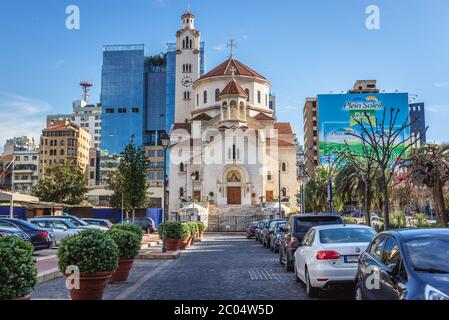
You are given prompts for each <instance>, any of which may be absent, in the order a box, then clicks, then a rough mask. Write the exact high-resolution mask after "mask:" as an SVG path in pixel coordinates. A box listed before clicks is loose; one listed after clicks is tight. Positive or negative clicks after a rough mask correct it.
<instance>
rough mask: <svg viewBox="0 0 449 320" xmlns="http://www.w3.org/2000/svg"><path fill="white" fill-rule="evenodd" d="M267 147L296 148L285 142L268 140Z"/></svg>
mask: <svg viewBox="0 0 449 320" xmlns="http://www.w3.org/2000/svg"><path fill="white" fill-rule="evenodd" d="M267 146H269V147H270V146H278V147H294V146H295V145H294V144H293V143H290V142H287V141H284V140H279V139H271V138H267Z"/></svg>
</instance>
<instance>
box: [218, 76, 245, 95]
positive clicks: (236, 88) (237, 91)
mask: <svg viewBox="0 0 449 320" xmlns="http://www.w3.org/2000/svg"><path fill="white" fill-rule="evenodd" d="M228 94H232V95H240V96H243V97H248V94H247V93H246V92H245V89H243V88H242V86H241V85H239V84H238V83H237V81H235V79H232V80H231V82H229V83H228V84H227V85H226V87H225V88H224V89H223V91H221V93H220V96H225V95H228Z"/></svg>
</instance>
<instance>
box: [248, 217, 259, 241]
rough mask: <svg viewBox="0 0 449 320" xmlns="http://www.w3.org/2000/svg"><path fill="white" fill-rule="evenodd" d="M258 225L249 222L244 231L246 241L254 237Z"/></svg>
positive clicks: (257, 222)
mask: <svg viewBox="0 0 449 320" xmlns="http://www.w3.org/2000/svg"><path fill="white" fill-rule="evenodd" d="M258 224H259V221H256V222H251V223H250V224H249V227H248V229H246V238H247V239H251V238H254V237H255V236H256V228H257V226H258Z"/></svg>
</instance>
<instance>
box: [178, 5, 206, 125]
mask: <svg viewBox="0 0 449 320" xmlns="http://www.w3.org/2000/svg"><path fill="white" fill-rule="evenodd" d="M181 25H182V29H181V30H179V31H178V32H177V33H176V87H175V88H176V89H175V122H177V123H180V122H186V121H190V119H191V117H192V114H191V113H192V111H193V109H194V108H195V103H196V101H195V100H196V97H195V96H194V92H193V88H192V85H193V83H194V82H195V81H196V80H198V78H199V77H200V42H201V34H200V31H199V30H196V29H195V16H194V15H193V14H192V13H191V12H190V11H189V10H188V11H187V12H186V13H184V14H183V15H182V16H181Z"/></svg>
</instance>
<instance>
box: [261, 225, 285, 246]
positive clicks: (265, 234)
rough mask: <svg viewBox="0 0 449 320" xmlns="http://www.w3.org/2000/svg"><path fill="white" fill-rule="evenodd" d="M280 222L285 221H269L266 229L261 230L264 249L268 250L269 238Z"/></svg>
mask: <svg viewBox="0 0 449 320" xmlns="http://www.w3.org/2000/svg"><path fill="white" fill-rule="evenodd" d="M281 221H285V219H271V220H270V221H268V225H267V227H266V228H264V229H263V230H262V245H263V246H264V247H265V248H270V246H271V244H270V241H271V237H270V236H271V234H273V233H274V232H275V230H276V224H277V223H278V222H281Z"/></svg>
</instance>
